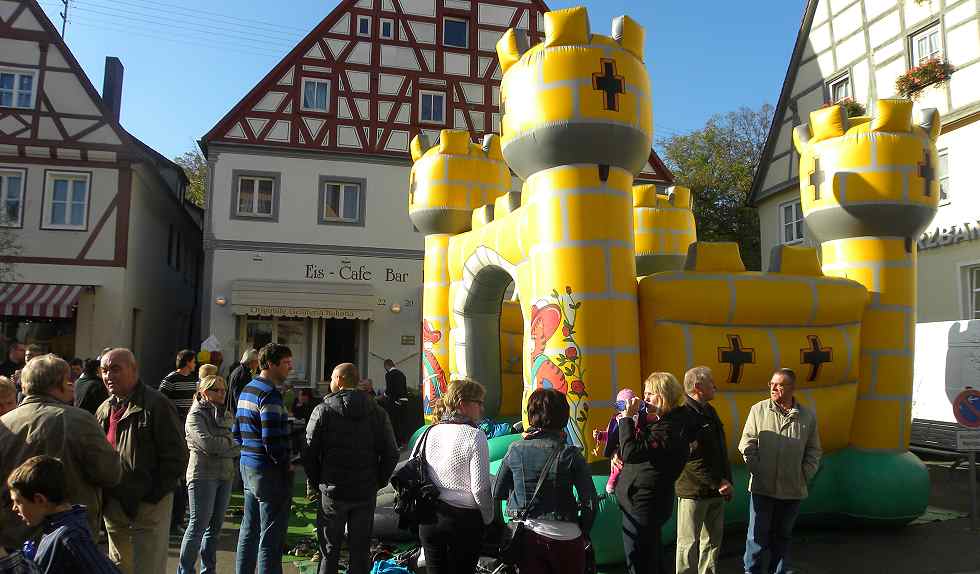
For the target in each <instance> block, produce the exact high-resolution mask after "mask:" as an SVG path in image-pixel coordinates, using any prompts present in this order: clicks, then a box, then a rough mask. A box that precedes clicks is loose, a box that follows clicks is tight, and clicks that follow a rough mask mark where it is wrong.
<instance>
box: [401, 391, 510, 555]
mask: <svg viewBox="0 0 980 574" xmlns="http://www.w3.org/2000/svg"><path fill="white" fill-rule="evenodd" d="M484 396H486V391H485V390H484V388H483V385H481V384H480V383H477V382H476V381H471V380H469V379H459V380H454V381H452V382H450V383H449V387H448V388H447V389H446V394H444V395H443V396H442V405H443V407H444V410H443V411H442V417H441V420H440V421H439V422H438V423H437V424H436V425H434V426H433V427H432V428H431V430H429V431H428V435H427V436H425V437H424V439H420V440H419V444H422V445H423V446H422V448H424V449H425V450H424V453H423V454H424V456H425V464H426V471H427V473H428V476H429V479H430V480H431V481H432V482H433V484H435V486H436V488H438V489H439V500H438V501H437V502H436V509H435V510H436V521H435V523H433V524H423V525H421V526H419V538H420V539H421V540H422V549H423V551H424V552H425V568H426V571H427V572H429V573H430V574H447V573H448V574H463V573H466V574H469V573H471V572H475V571H476V562H477V560H478V559H479V557H480V546H481V544H482V542H483V532H484V529H485V528H486V525H488V524H490V523H491V522H492V521H493V499H492V498H491V496H490V470H489V468H490V463H489V459H490V450H489V447H488V445H487V437H486V435H485V434H483V431H481V430H480V429H479V428H477V426H476V425H477V421H479V420H480V419H482V418H483V398H484Z"/></svg>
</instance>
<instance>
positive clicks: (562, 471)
mask: <svg viewBox="0 0 980 574" xmlns="http://www.w3.org/2000/svg"><path fill="white" fill-rule="evenodd" d="M21 361H22V362H21ZM292 367H293V364H292V352H291V350H290V349H289V348H288V347H286V346H284V345H280V344H276V343H270V344H268V345H266V346H265V347H263V348H262V349H260V350H258V351H254V350H250V351H248V352H246V353H245V354H244V356H243V357H242V361H241V363H240V364H238V365H237V366H236V367H235V368H234V369H233V370H232V372H231V373H230V375H229V377H228V379H227V380H226V379H225V378H223V377H222V376H221V375H220V374H219V372H218V368H217V367H216V366H214V365H209V364H203V365H200V366H198V365H197V364H196V356H195V354H194V353H193V352H191V351H181V352H180V353H178V354H177V357H176V362H175V370H174V371H173V372H172V373H169V374H168V375H166V376H164V377H163V378H162V380H161V381H160V383H159V385H149V384H146V383H144V382H143V381H142V380H141V378H140V376H139V365H138V363H137V361H136V357H135V356H134V355H133V353H132V352H131V351H129V350H128V349H124V348H112V349H106V350H104V351H103V353H102V354H101V355H100V357H99V358H98V359H94V360H89V361H71V362H66V361H65V360H63V359H61V358H59V357H57V356H55V355H51V354H46V355H45V354H40V352H39V350H38V349H32V348H30V347H27V348H23V346H20V345H15V346H12V348H11V351H10V353H9V355H8V361H7V362H6V363H4V364H2V365H0V372H2V373H8V374H7V375H2V376H0V409H2V410H0V414H2V417H0V477H3V478H4V480H3V485H2V490H3V492H2V495H3V497H4V500H5V502H4V504H3V506H2V508H0V573H4V574H6V573H8V572H9V573H18V574H19V573H21V572H26V573H31V572H37V571H40V572H50V573H55V572H97V573H101V572H123V573H125V574H134V573H135V572H136V571H137V570H138V571H139V572H140V573H141V574H142V573H144V572H146V573H149V574H157V573H162V572H164V571H165V570H166V568H167V566H166V565H167V549H168V546H169V544H170V539H171V536H172V535H173V534H178V535H179V536H180V538H181V544H180V556H179V565H178V567H177V572H178V574H184V573H192V572H197V571H198V570H197V568H198V564H200V571H201V572H203V573H213V572H216V567H217V565H216V560H217V542H218V536H219V533H220V531H221V526H222V524H223V522H224V520H225V515H226V511H227V509H228V505H229V501H230V498H231V493H232V491H233V490H234V489H235V488H236V484H240V485H241V489H242V492H243V500H244V502H243V516H242V519H241V527H240V530H239V538H238V546H237V552H236V572H237V573H238V574H252V573H253V572H261V573H263V574H264V573H271V574H275V573H278V572H281V571H282V552H283V543H284V541H285V535H286V527H287V523H288V520H289V516H290V509H291V500H292V488H293V482H294V471H295V469H296V467H297V466H300V465H301V466H302V467H303V469H304V471H305V475H306V480H307V494H308V495H309V497H310V498H311V499H316V500H317V501H318V511H317V515H318V516H317V528H316V535H317V542H318V545H319V547H320V555H321V561H320V565H319V572H320V573H321V574H328V573H329V574H333V573H335V572H338V570H339V567H340V551H341V547H342V545H344V544H345V542H346V546H347V549H348V552H349V567H348V572H350V573H352V574H367V573H368V572H369V571H370V570H371V567H372V565H371V558H370V542H371V538H372V530H373V522H374V513H375V505H376V495H377V491H378V490H379V489H381V488H383V487H384V486H385V485H386V484H388V481H389V478H390V476H391V474H392V472H393V470H394V469H395V466H396V463H397V461H398V459H399V447H400V444H402V443H403V442H404V439H403V438H402V436H401V433H400V432H397V431H396V428H395V427H396V426H397V425H393V421H397V416H393V415H392V408H393V406H397V405H398V404H399V402H400V401H402V399H404V397H405V395H406V394H407V389H406V388H405V376H404V374H403V373H401V372H400V371H399V370H398V369H397V368H396V367H395V365H394V363H393V362H391V361H386V363H385V368H386V377H385V389H384V390H385V394H386V395H388V396H387V397H386V400H385V401H378V400H377V398H376V396H374V395H376V394H377V393H376V392H375V390H374V388H373V385H372V384H370V382H368V383H367V384H366V383H365V381H364V380H362V379H361V378H360V376H359V373H358V370H357V367H356V366H355V365H353V364H350V363H346V364H341V365H338V366H337V367H336V368H335V369H334V370H333V372H332V375H331V379H330V389H329V391H330V392H329V393H328V394H327V395H326V396H325V397H324V398H323V399H322V400H320V399H318V398H317V397H316V395H315V393H313V392H312V391H309V390H304V389H301V390H299V392H298V393H292V394H294V395H295V396H294V398H293V400H291V401H290V400H288V397H287V396H286V394H285V385H286V382H287V379H288V378H289V375H290V372H291V371H292ZM795 379H796V377H795V374H794V373H793V371H791V370H789V369H780V370H778V371H776V372H775V373H774V374H773V376H772V379H771V381H770V385H769V388H770V397H769V398H768V399H766V400H763V401H760V402H758V403H757V404H755V405H754V406H753V407H752V409H751V411H750V413H749V416H748V418H747V420H746V421H745V423H744V426H743V430H742V435H741V440H740V441H739V442H738V449H739V451H740V453H741V455H742V457H743V458H744V460H745V463H746V465H747V467H748V471H749V474H750V481H749V492H750V518H749V529H748V535H747V540H746V547H745V555H744V567H745V572H750V573H753V574H754V573H758V572H762V559H763V556H765V555H768V558H769V567H768V569H767V571H768V572H777V573H782V572H785V571H786V569H787V563H788V550H789V543H790V538H791V533H792V530H793V525H794V522H795V519H796V515H797V513H798V510H799V505H800V501H801V500H802V499H804V498H805V497H806V495H807V483H808V482H809V481H810V480H812V478H813V477H814V475H815V474H816V472H817V469H818V467H819V461H820V456H821V450H820V442H819V437H818V434H817V423H816V419H815V416H814V413H813V411H811V410H809V409H807V408H806V407H804V406H803V405H801V404H800V403H799V402H797V401H796V399H795V398H794V388H795ZM714 396H715V385H714V382H713V379H712V374H711V371H710V369H708V368H706V367H696V368H693V369H691V370H689V371H688V372H687V373H686V374H685V376H684V379H683V384H682V383H680V382H679V381H678V380H677V379H676V378H675V377H674V376H673V375H671V374H669V373H653V374H652V375H650V377H649V378H648V379H647V380H646V381H645V383H644V387H643V394H642V397H641V396H637V395H635V394H634V393H632V391H627V390H624V391H622V392H621V393H620V395H619V397H618V399H619V400H618V403H617V407H618V410H619V412H618V413H617V414H616V415H615V416H614V417H613V418H612V420H610V424H609V426H608V428H607V429H606V430H605V431H597V432H596V433H595V435H594V437H595V439H596V440H597V443H598V445H599V446H597V449H598V448H602V449H603V451H604V453H605V454H606V456H609V457H610V459H611V462H610V464H611V467H610V471H611V472H610V479H609V482H608V483H607V485H606V490H607V492H606V493H604V494H602V496H615V498H616V500H617V501H618V504H619V507H620V508H621V509H622V515H623V524H622V532H623V545H624V550H625V554H626V561H627V568H628V571H629V572H630V573H631V574H640V573H643V574H647V573H660V572H666V571H667V565H666V564H665V559H664V553H663V551H662V547H661V543H660V540H661V528H662V526H663V525H664V523H665V522H666V521H667V519H668V518H669V517H670V516H671V514H672V512H673V508H674V503H675V500H677V552H676V571H677V572H678V573H702V574H704V573H712V572H716V571H717V561H718V549H719V548H720V546H721V537H722V531H723V519H724V508H725V503H726V501H728V500H730V499H731V497H732V488H733V487H732V473H731V467H730V464H729V456H728V452H727V446H726V445H727V444H728V441H727V439H726V435H725V429H724V427H723V426H722V423H721V420H720V419H719V417H718V415H717V413H716V412H715V410H714V408H713V407H712V406H711V404H710V403H711V401H712V399H713V398H714ZM484 397H485V390H484V388H483V386H482V385H481V384H480V383H478V382H476V381H472V380H469V379H459V380H454V381H452V382H451V383H450V384H449V387H448V389H447V392H446V393H445V394H444V396H443V397H442V399H441V400H440V403H439V404H438V405H436V406H437V409H436V412H437V414H438V421H437V424H435V425H434V426H433V427H432V428H431V429H430V430H429V432H427V433H426V438H425V440H423V441H419V444H417V445H416V447H415V449H416V452H415V453H414V454H417V455H420V456H422V457H423V458H424V460H425V467H426V469H427V473H428V476H429V478H430V480H431V482H432V484H433V485H434V486H435V488H436V489H437V491H438V501H437V502H436V503H435V508H434V509H433V511H434V512H433V514H434V519H433V520H431V521H428V522H427V523H425V524H422V525H420V527H419V532H418V536H419V539H420V543H421V546H422V549H423V555H424V559H425V564H426V568H427V571H428V572H431V573H434V574H442V573H462V572H474V571H475V569H476V564H477V560H478V558H479V557H480V554H481V552H482V549H483V543H484V540H485V539H486V538H487V535H488V533H489V532H491V531H493V530H494V525H497V526H499V525H500V524H501V519H502V517H501V515H500V513H499V512H498V511H497V510H498V509H499V508H500V504H499V502H500V501H502V500H506V501H507V505H506V512H507V513H508V514H509V515H510V517H511V519H513V520H517V521H520V522H521V524H522V526H523V535H522V536H521V539H520V542H521V546H520V552H519V559H518V564H517V566H518V569H519V571H520V572H522V574H527V573H530V574H535V573H574V572H583V573H584V572H586V571H587V564H588V562H589V560H590V547H591V543H590V535H591V531H592V527H593V524H594V522H595V517H596V513H597V509H598V505H599V501H600V500H601V498H600V496H599V495H598V494H597V493H596V490H595V487H594V486H593V482H592V477H591V473H590V470H589V466H588V465H587V464H586V461H585V458H584V457H583V453H582V451H581V450H580V449H579V448H577V447H575V446H573V445H571V443H570V441H569V440H568V437H567V436H566V433H565V429H566V427H567V425H568V421H569V405H568V402H567V400H566V398H565V396H564V395H563V394H562V393H560V392H559V391H557V390H554V389H538V390H536V391H534V392H533V393H532V394H531V395H530V396H529V398H528V400H527V421H528V427H527V428H521V429H520V431H521V432H523V436H522V437H521V439H523V440H518V441H515V442H514V443H513V444H511V446H510V448H509V449H508V451H507V453H506V455H505V456H504V458H503V460H502V461H501V463H500V467H499V470H498V471H497V473H496V475H495V476H491V475H490V473H489V446H488V440H487V437H488V434H487V433H486V432H485V429H483V428H481V423H485V417H484V415H483V401H484ZM402 404H403V403H402ZM287 405H289V407H287ZM290 413H292V415H293V416H294V417H295V418H299V419H301V420H302V422H301V424H303V425H304V426H305V436H303V437H302V440H301V441H299V443H297V442H296V441H294V440H292V436H291V435H292V434H293V433H292V430H291V422H290ZM294 420H295V419H294ZM603 447H604V448H603ZM419 451H421V452H419ZM596 452H598V450H597V451H596ZM185 508H186V509H187V510H188V512H187V514H188V519H187V527H186V529H181V525H182V523H183V515H184V514H185ZM103 533H104V536H105V537H106V542H107V546H108V552H107V553H103V552H102V551H101V550H100V549H99V546H98V544H97V541H98V540H99V538H100V536H102V535H103Z"/></svg>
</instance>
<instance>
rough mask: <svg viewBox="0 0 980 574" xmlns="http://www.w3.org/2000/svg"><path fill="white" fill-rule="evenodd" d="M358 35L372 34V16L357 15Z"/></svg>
mask: <svg viewBox="0 0 980 574" xmlns="http://www.w3.org/2000/svg"><path fill="white" fill-rule="evenodd" d="M357 35H358V36H368V37H370V36H371V17H370V16H358V17H357Z"/></svg>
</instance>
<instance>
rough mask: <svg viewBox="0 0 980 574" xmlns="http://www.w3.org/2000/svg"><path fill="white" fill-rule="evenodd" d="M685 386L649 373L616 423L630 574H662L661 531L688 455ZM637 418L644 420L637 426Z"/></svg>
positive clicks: (619, 497)
mask: <svg viewBox="0 0 980 574" xmlns="http://www.w3.org/2000/svg"><path fill="white" fill-rule="evenodd" d="M683 404H684V387H682V386H681V384H680V383H679V382H678V381H677V378H675V377H674V375H672V374H670V373H653V374H652V375H650V376H649V377H648V378H647V380H646V382H645V383H644V385H643V400H642V401H641V400H640V398H639V397H634V398H633V399H631V400H630V402H629V403H628V404H627V405H626V410H625V411H624V413H623V417H622V419H620V421H619V444H620V456H621V457H622V460H623V463H624V465H623V470H622V473H621V474H620V475H619V482H617V483H616V498H617V500H618V501H619V506H620V508H621V509H622V511H623V546H624V548H625V550H626V567H627V571H628V572H629V573H630V574H660V573H662V572H666V565H665V564H664V559H663V547H662V545H661V542H660V529H661V527H662V526H663V525H664V523H665V522H667V519H669V518H670V515H671V513H672V512H673V509H674V482H675V481H676V480H677V477H678V476H680V474H681V471H682V470H683V469H684V465H685V463H686V462H687V458H688V453H689V442H690V439H689V436H691V432H690V430H689V428H688V427H689V426H690V425H691V422H690V420H689V418H688V416H687V413H686V410H685V409H681V408H678V407H680V406H681V405H683ZM640 419H645V422H644V423H643V424H639V423H638V421H639V420H640Z"/></svg>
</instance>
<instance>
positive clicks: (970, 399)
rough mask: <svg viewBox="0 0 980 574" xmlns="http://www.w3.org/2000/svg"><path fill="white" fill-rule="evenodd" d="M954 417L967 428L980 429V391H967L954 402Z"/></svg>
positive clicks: (957, 396)
mask: <svg viewBox="0 0 980 574" xmlns="http://www.w3.org/2000/svg"><path fill="white" fill-rule="evenodd" d="M953 416H954V417H956V422H958V423H960V424H961V425H963V426H965V427H966V428H971V429H975V428H980V391H978V390H976V389H966V390H965V391H963V392H962V393H960V394H958V395H956V399H954V400H953Z"/></svg>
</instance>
